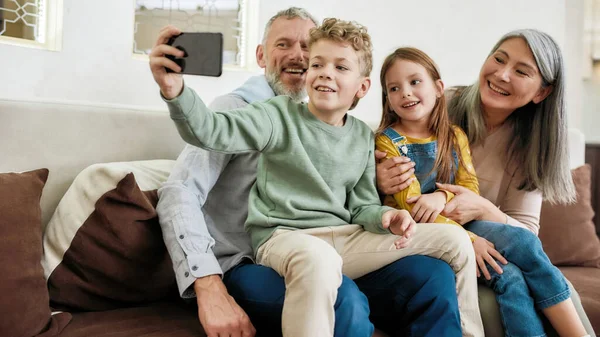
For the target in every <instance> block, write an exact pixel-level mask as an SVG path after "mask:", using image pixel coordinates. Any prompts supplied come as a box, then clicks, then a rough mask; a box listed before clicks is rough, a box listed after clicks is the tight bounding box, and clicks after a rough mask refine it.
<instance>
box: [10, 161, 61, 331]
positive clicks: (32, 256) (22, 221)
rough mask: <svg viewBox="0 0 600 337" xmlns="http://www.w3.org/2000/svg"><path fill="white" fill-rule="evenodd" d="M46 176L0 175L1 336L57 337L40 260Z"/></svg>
mask: <svg viewBox="0 0 600 337" xmlns="http://www.w3.org/2000/svg"><path fill="white" fill-rule="evenodd" d="M47 179H48V170H47V169H40V170H35V171H30V172H24V173H1V174H0V275H1V276H0V294H1V296H0V317H2V319H0V336H13V337H20V336H27V337H30V336H34V335H38V334H43V335H44V336H56V335H58V333H59V332H60V330H62V328H63V327H64V326H65V324H66V323H67V322H68V321H69V320H70V315H69V314H62V315H57V316H55V317H53V316H52V315H51V311H50V307H49V302H48V301H49V300H48V290H47V289H46V283H45V280H44V271H43V269H42V266H41V264H40V260H41V259H42V224H41V208H40V198H41V196H42V189H43V188H44V184H45V183H46V180H47Z"/></svg>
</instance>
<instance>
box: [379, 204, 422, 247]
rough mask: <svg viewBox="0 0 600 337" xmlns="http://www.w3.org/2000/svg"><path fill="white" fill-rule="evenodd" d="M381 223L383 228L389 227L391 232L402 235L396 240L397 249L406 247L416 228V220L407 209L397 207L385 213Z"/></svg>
mask: <svg viewBox="0 0 600 337" xmlns="http://www.w3.org/2000/svg"><path fill="white" fill-rule="evenodd" d="M381 224H382V225H383V228H386V229H388V228H389V230H390V232H392V233H393V234H395V235H399V236H401V238H400V239H398V240H396V242H395V244H396V248H397V249H400V248H404V247H406V246H407V245H408V241H409V240H410V237H411V236H412V235H413V234H414V232H415V230H416V224H415V221H414V220H413V218H412V217H411V216H410V213H408V211H407V210H405V209H396V210H391V211H387V212H385V213H383V216H382V217H381Z"/></svg>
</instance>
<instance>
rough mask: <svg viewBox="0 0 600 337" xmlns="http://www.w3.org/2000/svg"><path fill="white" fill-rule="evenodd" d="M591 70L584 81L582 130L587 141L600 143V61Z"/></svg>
mask: <svg viewBox="0 0 600 337" xmlns="http://www.w3.org/2000/svg"><path fill="white" fill-rule="evenodd" d="M588 62H589V60H588ZM591 72H592V73H591V75H590V76H589V78H588V79H586V80H585V81H584V82H583V104H582V107H583V111H582V114H583V116H582V119H583V121H584V123H582V125H583V127H582V131H583V133H584V134H585V140H586V143H592V144H600V62H596V64H595V66H594V67H593V68H592V70H591Z"/></svg>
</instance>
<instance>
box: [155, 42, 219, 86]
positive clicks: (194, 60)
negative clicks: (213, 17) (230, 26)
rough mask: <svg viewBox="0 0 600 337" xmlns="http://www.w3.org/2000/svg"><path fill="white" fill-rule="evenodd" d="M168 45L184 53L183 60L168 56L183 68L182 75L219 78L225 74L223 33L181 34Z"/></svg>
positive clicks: (168, 70)
mask: <svg viewBox="0 0 600 337" xmlns="http://www.w3.org/2000/svg"><path fill="white" fill-rule="evenodd" d="M167 44H168V45H170V46H173V47H175V48H177V49H179V50H183V51H184V53H185V55H184V57H183V58H176V57H175V56H171V55H167V56H166V57H167V58H168V59H170V60H172V61H173V62H175V63H177V64H178V65H179V66H180V67H181V69H182V71H181V73H182V74H187V75H200V76H214V77H219V76H221V74H222V73H223V34H222V33H181V34H180V35H177V36H174V37H172V38H171V39H170V40H169V41H168V42H167ZM166 70H167V72H173V71H172V70H170V69H169V68H166Z"/></svg>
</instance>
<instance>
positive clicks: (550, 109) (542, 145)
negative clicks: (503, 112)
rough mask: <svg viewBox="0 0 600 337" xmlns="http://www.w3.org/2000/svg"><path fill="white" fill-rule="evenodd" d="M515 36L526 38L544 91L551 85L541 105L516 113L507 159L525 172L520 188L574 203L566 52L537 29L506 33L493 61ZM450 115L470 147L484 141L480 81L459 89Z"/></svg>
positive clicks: (513, 114) (511, 121)
mask: <svg viewBox="0 0 600 337" xmlns="http://www.w3.org/2000/svg"><path fill="white" fill-rule="evenodd" d="M512 38H522V39H523V40H524V41H525V42H526V43H527V45H528V46H529V49H530V50H531V52H532V53H533V56H534V58H535V62H536V64H537V67H538V69H539V71H540V74H541V76H542V87H547V86H552V91H551V92H550V94H549V95H548V97H546V98H545V99H544V100H543V101H542V102H540V103H539V104H534V103H533V102H530V103H528V104H527V105H525V106H523V107H520V108H518V109H516V110H515V111H513V113H512V114H511V115H510V116H509V117H508V119H507V122H510V123H512V125H513V130H514V137H513V138H512V139H511V141H510V146H509V149H508V155H509V158H510V160H515V161H516V162H517V163H518V165H519V166H520V167H521V168H522V170H523V176H524V178H523V181H522V182H521V184H520V185H519V189H523V190H526V191H532V190H535V189H539V190H540V191H541V192H542V195H543V196H544V199H546V200H548V201H550V202H552V203H556V202H560V203H569V202H573V201H575V187H574V185H573V180H572V177H571V171H570V169H569V154H568V144H567V116H566V109H565V98H564V96H565V88H564V86H565V76H564V63H563V58H562V53H561V51H560V48H559V46H558V44H557V43H556V41H554V39H552V37H550V35H548V34H546V33H544V32H541V31H538V30H535V29H521V30H515V31H512V32H510V33H508V34H506V35H504V36H503V37H502V38H501V39H500V40H499V41H498V43H496V45H495V46H494V48H493V49H492V51H491V53H490V54H489V55H488V58H489V56H490V55H492V54H493V53H494V52H496V50H497V49H498V48H499V47H500V45H501V44H502V43H504V41H506V40H509V39H512ZM448 111H449V113H450V118H451V121H452V122H453V123H454V124H456V125H458V126H460V127H461V128H463V130H464V131H465V132H466V133H467V135H468V137H469V142H470V143H471V144H479V143H481V142H483V140H484V139H485V137H486V136H487V129H486V125H485V120H484V115H483V110H482V106H481V96H480V93H479V81H478V82H476V83H474V84H473V85H471V86H468V87H465V88H463V89H458V92H457V94H456V95H455V96H454V97H453V98H452V99H451V100H450V102H449V105H448Z"/></svg>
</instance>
